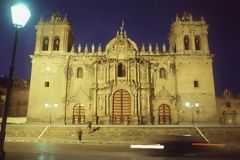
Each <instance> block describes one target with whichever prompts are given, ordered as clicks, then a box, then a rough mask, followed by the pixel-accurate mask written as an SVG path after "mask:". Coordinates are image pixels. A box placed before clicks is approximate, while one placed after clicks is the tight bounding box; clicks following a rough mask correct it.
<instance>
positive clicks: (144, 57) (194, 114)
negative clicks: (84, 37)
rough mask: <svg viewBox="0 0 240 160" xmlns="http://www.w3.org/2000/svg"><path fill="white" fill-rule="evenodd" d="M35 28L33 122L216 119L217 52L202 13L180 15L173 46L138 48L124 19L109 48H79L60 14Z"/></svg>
mask: <svg viewBox="0 0 240 160" xmlns="http://www.w3.org/2000/svg"><path fill="white" fill-rule="evenodd" d="M36 30H37V32H36V46H35V51H34V53H33V54H32V55H31V59H32V72H31V84H30V93H29V103H28V114H27V118H28V122H47V121H48V120H49V116H50V118H51V120H52V121H53V122H55V123H64V122H65V123H67V124H72V123H73V124H84V123H86V122H88V121H91V122H92V123H93V124H179V123H180V124H181V123H192V121H193V120H194V121H195V122H197V123H212V122H216V121H217V118H216V99H215V90H214V81H213V70H212V58H213V55H212V54H211V53H210V51H209V47H208V25H207V24H206V22H205V20H204V19H203V18H202V17H201V19H193V18H192V16H191V14H186V13H185V14H183V15H182V16H180V17H178V16H177V17H176V20H175V21H174V22H173V23H172V25H171V30H170V33H169V47H166V45H165V44H163V45H162V47H161V48H159V46H158V45H157V44H156V45H154V46H153V45H152V44H148V45H147V46H145V45H144V44H142V46H141V47H139V48H138V47H137V45H136V43H135V42H134V41H133V40H131V39H130V37H128V35H127V32H126V31H125V30H124V23H123V24H122V26H121V27H120V30H119V31H117V34H116V36H115V37H113V39H112V40H110V41H109V42H108V43H107V45H106V47H105V49H103V48H102V47H101V45H99V46H96V47H95V45H94V44H92V45H91V47H88V46H87V45H86V46H85V47H82V46H81V45H80V44H79V45H78V47H77V51H75V48H74V45H73V44H74V34H73V31H72V28H71V25H70V23H69V21H68V19H67V18H66V17H62V16H61V15H60V14H59V13H56V14H53V16H52V17H51V18H50V19H49V20H44V19H43V18H41V19H40V21H39V22H38V24H37V25H36ZM167 48H169V49H167ZM186 102H188V103H189V104H191V106H192V107H191V108H187V107H186V106H185V104H186ZM195 103H198V105H199V107H197V108H195V107H194V106H193V104H195Z"/></svg>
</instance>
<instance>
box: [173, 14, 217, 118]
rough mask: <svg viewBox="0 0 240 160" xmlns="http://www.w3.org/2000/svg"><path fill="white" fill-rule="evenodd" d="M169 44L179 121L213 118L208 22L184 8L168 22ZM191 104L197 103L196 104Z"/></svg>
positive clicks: (213, 105) (213, 97) (214, 100)
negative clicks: (169, 25) (183, 11)
mask: <svg viewBox="0 0 240 160" xmlns="http://www.w3.org/2000/svg"><path fill="white" fill-rule="evenodd" d="M169 44H170V51H169V52H170V53H171V54H173V55H174V61H175V81H176V83H175V87H176V94H177V96H178V97H179V99H178V104H179V117H180V121H181V122H183V123H187V122H191V121H192V122H198V123H205V122H214V121H215V119H214V118H215V117H214V115H215V113H216V99H215V89H214V79H213V68H212V61H213V55H212V54H211V53H210V51H209V46H208V25H207V24H206V21H205V20H204V18H203V17H201V18H200V19H196V18H193V17H192V15H191V14H190V13H186V12H185V13H184V14H183V15H181V16H176V20H175V21H174V22H173V23H172V25H171V30H170V34H169ZM186 104H191V105H190V107H189V105H186ZM195 104H200V105H199V106H197V107H196V106H195ZM181 117H184V118H183V119H181Z"/></svg>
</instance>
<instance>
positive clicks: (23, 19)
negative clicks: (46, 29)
mask: <svg viewBox="0 0 240 160" xmlns="http://www.w3.org/2000/svg"><path fill="white" fill-rule="evenodd" d="M11 12H12V22H13V24H14V26H15V27H17V28H22V27H24V26H25V24H26V23H27V21H28V20H29V18H30V17H31V13H30V11H29V9H28V7H27V6H25V5H24V4H17V5H14V6H12V7H11Z"/></svg>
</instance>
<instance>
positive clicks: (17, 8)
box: [0, 4, 31, 160]
mask: <svg viewBox="0 0 240 160" xmlns="http://www.w3.org/2000/svg"><path fill="white" fill-rule="evenodd" d="M11 13H12V22H13V25H14V28H15V38H14V44H13V52H12V59H11V64H10V68H9V74H8V86H7V95H6V101H5V105H4V108H3V115H2V123H1V134H0V159H1V160H4V159H5V151H4V141H5V135H6V124H7V116H8V109H9V106H10V96H11V89H12V83H13V72H14V63H15V54H16V46H17V38H18V29H20V28H22V27H24V26H25V24H26V23H27V21H28V20H29V18H30V16H31V13H30V11H29V9H28V8H27V6H25V5H24V4H16V5H13V6H12V7H11Z"/></svg>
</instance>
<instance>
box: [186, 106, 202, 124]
mask: <svg viewBox="0 0 240 160" xmlns="http://www.w3.org/2000/svg"><path fill="white" fill-rule="evenodd" d="M185 106H186V107H187V108H189V109H191V110H192V124H195V110H196V108H198V107H199V103H198V102H195V103H190V102H186V103H185Z"/></svg>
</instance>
